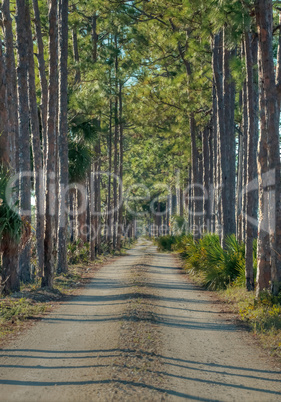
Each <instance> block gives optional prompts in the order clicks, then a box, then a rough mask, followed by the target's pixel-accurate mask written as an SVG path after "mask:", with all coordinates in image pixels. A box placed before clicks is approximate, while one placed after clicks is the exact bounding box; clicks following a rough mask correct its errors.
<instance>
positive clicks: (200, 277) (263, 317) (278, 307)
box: [155, 234, 281, 357]
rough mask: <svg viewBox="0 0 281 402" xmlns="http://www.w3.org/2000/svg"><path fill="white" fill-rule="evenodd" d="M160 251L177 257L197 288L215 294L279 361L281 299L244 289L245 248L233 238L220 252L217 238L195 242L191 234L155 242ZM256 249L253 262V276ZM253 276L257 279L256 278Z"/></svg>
mask: <svg viewBox="0 0 281 402" xmlns="http://www.w3.org/2000/svg"><path fill="white" fill-rule="evenodd" d="M155 244H156V245H157V247H158V249H159V251H168V252H175V253H178V254H179V255H180V256H181V258H182V261H183V269H184V270H185V271H186V272H187V274H188V275H189V276H190V277H191V278H192V280H193V281H195V282H196V283H197V284H199V285H201V286H203V287H205V288H207V289H208V290H212V291H217V294H218V296H219V297H220V299H222V300H223V302H225V303H226V304H227V305H228V307H229V309H230V310H231V311H232V312H233V313H235V314H238V315H239V318H240V320H241V321H243V322H244V323H245V324H247V325H248V326H249V328H251V330H252V331H253V333H254V335H255V336H256V337H257V338H258V339H259V341H260V342H261V343H262V345H263V346H264V347H265V348H266V349H268V350H269V351H270V353H271V354H272V355H275V356H278V357H281V295H280V294H279V295H278V296H273V295H272V294H271V293H270V292H269V291H263V292H261V293H260V294H259V296H258V297H257V296H256V293H255V292H254V291H252V292H249V291H247V290H246V288H245V281H246V279H245V245H244V243H243V242H238V241H237V239H236V238H235V236H234V235H232V236H229V237H228V238H227V239H226V242H225V248H224V249H223V248H222V246H221V243H220V239H219V236H217V235H214V234H206V235H205V236H203V237H202V238H201V239H199V240H196V239H194V237H193V236H192V235H191V234H187V235H186V234H183V235H179V236H176V235H175V236H173V235H167V236H162V237H159V238H156V239H155ZM256 250H257V246H256V242H254V247H253V261H254V272H255V273H256V264H257V253H256ZM255 276H256V275H255Z"/></svg>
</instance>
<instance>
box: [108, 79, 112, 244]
mask: <svg viewBox="0 0 281 402" xmlns="http://www.w3.org/2000/svg"><path fill="white" fill-rule="evenodd" d="M110 81H111V80H110ZM110 84H111V82H110ZM108 173H109V174H108V185H107V243H108V246H109V248H111V246H112V244H111V242H112V230H111V226H112V210H111V173H112V100H111V99H110V101H109V132H108Z"/></svg>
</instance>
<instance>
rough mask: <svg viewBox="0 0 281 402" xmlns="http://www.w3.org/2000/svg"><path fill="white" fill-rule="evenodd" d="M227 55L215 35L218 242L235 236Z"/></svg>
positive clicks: (231, 104) (231, 97) (222, 41)
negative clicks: (219, 231)
mask: <svg viewBox="0 0 281 402" xmlns="http://www.w3.org/2000/svg"><path fill="white" fill-rule="evenodd" d="M229 59H230V52H229V51H228V50H227V48H226V38H225V33H224V35H223V36H222V33H219V34H217V35H216V36H215V38H214V44H213V74H214V81H215V85H216V95H217V105H218V145H219V171H220V179H221V181H220V185H221V240H222V245H224V244H225V239H226V236H227V235H230V234H232V233H235V209H234V208H233V206H234V205H235V146H234V144H235V143H234V139H235V137H234V121H233V111H231V109H233V108H234V87H233V84H232V83H231V75H230V69H229Z"/></svg>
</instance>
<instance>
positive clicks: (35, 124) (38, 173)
mask: <svg viewBox="0 0 281 402" xmlns="http://www.w3.org/2000/svg"><path fill="white" fill-rule="evenodd" d="M26 38H27V44H28V53H27V54H28V91H29V92H28V94H29V109H30V123H31V138H32V153H33V170H34V187H35V218H36V249H37V250H36V251H37V265H38V275H39V276H42V274H43V266H44V189H43V188H42V184H43V183H42V173H43V159H42V150H41V140H40V128H39V117H38V109H37V100H36V84H35V66H34V56H33V38H32V31H31V21H30V13H29V8H28V7H27V20H26Z"/></svg>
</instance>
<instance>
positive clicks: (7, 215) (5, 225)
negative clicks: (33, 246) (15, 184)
mask: <svg viewBox="0 0 281 402" xmlns="http://www.w3.org/2000/svg"><path fill="white" fill-rule="evenodd" d="M9 179H10V176H9V174H8V173H7V172H6V171H5V170H4V169H3V168H1V169H0V245H1V243H2V241H3V238H4V237H5V236H8V237H9V239H10V240H11V241H14V242H15V243H19V242H20V239H21V236H22V232H23V222H22V220H21V218H20V216H19V214H18V213H17V212H15V211H14V210H13V209H12V208H11V207H10V206H9V204H8V200H7V199H6V189H7V186H8V183H9ZM1 246H3V245H1Z"/></svg>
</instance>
